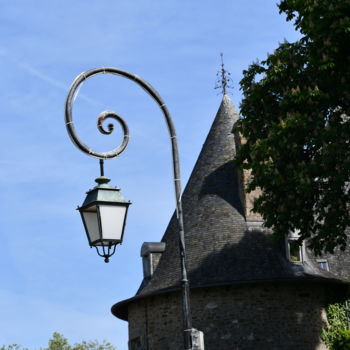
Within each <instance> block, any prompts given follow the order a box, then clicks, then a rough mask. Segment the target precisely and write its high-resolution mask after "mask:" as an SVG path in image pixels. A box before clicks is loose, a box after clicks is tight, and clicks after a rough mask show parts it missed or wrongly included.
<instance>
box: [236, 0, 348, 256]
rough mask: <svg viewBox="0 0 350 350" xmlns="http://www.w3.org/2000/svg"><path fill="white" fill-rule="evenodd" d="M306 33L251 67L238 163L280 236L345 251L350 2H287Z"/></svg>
mask: <svg viewBox="0 0 350 350" xmlns="http://www.w3.org/2000/svg"><path fill="white" fill-rule="evenodd" d="M278 7H279V9H280V13H281V12H284V13H286V15H287V20H288V21H290V20H294V25H295V27H296V29H298V30H299V31H300V33H301V34H302V37H301V39H300V40H298V41H297V42H294V43H289V42H284V43H282V44H280V45H279V47H278V48H277V49H276V50H275V52H274V53H273V54H270V55H268V57H267V58H266V59H265V60H264V61H262V62H255V63H253V64H251V65H250V66H249V68H248V69H247V70H245V71H244V72H243V79H242V80H241V82H240V84H241V90H242V91H243V100H242V103H241V106H240V107H241V114H242V116H243V118H242V119H241V120H240V122H239V126H238V130H239V131H240V133H241V134H242V136H243V137H244V139H245V140H246V143H245V144H244V145H242V147H241V148H240V150H239V152H238V156H237V159H236V164H237V165H238V166H240V167H242V168H245V169H250V170H251V173H252V180H251V182H250V184H249V187H248V191H252V190H254V189H256V188H260V189H261V190H262V194H261V195H260V196H259V198H257V199H256V201H255V204H254V211H256V212H259V213H260V214H261V215H262V217H263V219H264V221H265V225H266V226H267V227H269V228H272V229H273V231H274V235H275V236H276V237H278V238H284V237H285V236H286V234H288V233H289V232H293V231H298V232H300V240H299V241H300V242H301V241H302V240H307V241H308V244H309V246H310V248H312V249H313V250H314V252H315V253H316V254H321V253H322V252H330V253H333V252H334V249H335V248H336V247H340V248H341V249H343V250H344V249H345V246H346V240H347V236H346V228H347V227H349V226H350V225H349V224H350V212H349V196H350V193H349V187H350V186H349V181H350V180H349V178H350V145H349V139H350V118H349V116H350V79H349V77H350V69H349V67H350V44H349V43H350V1H349V0H322V1H318V0H282V1H281V2H280V3H279V5H278Z"/></svg>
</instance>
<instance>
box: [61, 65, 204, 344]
mask: <svg viewBox="0 0 350 350" xmlns="http://www.w3.org/2000/svg"><path fill="white" fill-rule="evenodd" d="M97 74H114V75H118V76H121V77H123V78H127V79H130V80H132V81H134V82H135V83H137V84H138V85H139V86H141V87H142V88H143V89H144V90H145V91H146V92H147V93H148V94H149V95H150V96H151V97H152V98H153V99H154V100H155V101H156V102H157V104H158V106H159V107H160V109H161V111H162V113H163V116H164V118H165V121H166V123H167V126H168V131H169V134H170V141H171V149H172V161H173V176H174V186H175V199H176V216H177V220H178V224H179V248H180V261H181V275H182V278H181V285H182V314H183V325H184V349H185V350H192V349H193V350H194V349H202V348H203V347H198V346H197V345H196V344H197V343H198V342H202V338H203V333H202V332H199V331H197V330H195V329H193V328H192V315H191V309H190V290H189V283H188V279H187V270H186V250H185V236H184V223H183V213H182V204H181V179H180V166H179V154H178V145H177V138H176V133H175V128H174V124H173V121H172V118H171V116H170V113H169V111H168V108H167V107H166V105H165V103H164V101H163V100H162V98H161V97H160V95H159V94H158V92H157V91H156V90H155V89H154V88H153V87H152V86H151V85H150V84H149V83H148V82H147V81H145V80H144V79H142V78H140V77H139V76H137V75H135V74H132V73H129V72H127V71H124V70H121V69H117V68H112V67H108V68H103V67H102V68H95V69H91V70H88V71H86V72H84V73H81V74H80V75H78V76H77V77H76V79H75V80H74V81H73V83H72V85H71V87H70V90H69V93H68V96H67V99H66V106H65V122H66V127H67V131H68V134H69V136H70V138H71V140H72V142H73V143H74V144H75V146H77V147H78V148H79V149H80V150H81V151H83V152H84V153H87V154H88V155H90V156H92V157H96V158H99V159H100V167H101V176H100V177H99V178H98V179H96V182H97V183H98V184H99V185H98V186H96V187H95V188H94V189H93V190H91V191H89V192H88V196H87V198H86V200H85V202H84V204H83V206H82V207H80V208H78V209H79V210H80V212H81V213H82V218H83V221H84V208H85V207H88V208H89V205H90V204H91V203H93V204H94V206H93V208H95V207H97V210H96V211H97V212H99V211H100V210H99V207H98V206H99V205H100V204H99V203H98V200H97V201H96V200H95V202H93V200H92V202H91V199H89V194H91V192H94V193H93V195H92V197H94V199H96V197H98V194H97V193H98V192H101V191H105V192H106V191H107V192H108V191H110V192H115V191H119V189H113V188H111V187H110V186H109V185H107V183H108V181H109V179H107V178H105V177H104V171H103V161H104V159H109V158H114V157H117V156H119V155H120V154H121V153H122V152H123V151H124V150H125V148H126V146H127V144H128V140H129V131H128V127H127V125H126V123H125V122H124V121H123V119H122V118H121V117H120V116H119V115H118V114H116V113H115V112H112V111H105V112H102V113H101V114H100V115H99V117H98V122H97V125H98V129H99V131H100V132H102V133H103V134H111V133H112V131H113V128H114V126H113V124H108V131H106V130H105V129H104V128H103V126H102V123H103V122H104V120H105V119H107V118H112V119H115V120H117V121H118V122H119V123H120V124H121V126H122V128H123V132H124V138H123V142H122V144H121V145H120V146H119V147H117V148H115V149H113V150H112V151H109V152H103V153H98V152H95V151H94V150H92V149H91V148H89V147H88V146H86V145H85V144H84V143H83V142H82V141H81V140H80V139H79V137H78V136H77V134H76V132H75V129H74V124H73V119H72V103H73V102H74V96H75V94H76V91H77V90H78V88H79V86H80V85H81V84H82V83H83V82H84V80H86V79H88V78H89V77H91V76H94V75H97ZM86 202H87V204H85V203H86ZM102 202H103V201H102ZM102 202H101V203H102ZM117 202H118V206H125V207H126V209H125V210H127V206H128V205H129V204H130V202H127V201H125V200H124V198H123V197H121V196H120V197H119V198H118V200H117ZM96 203H97V204H96ZM125 203H127V205H125ZM104 204H106V203H104ZM90 208H91V207H90ZM92 210H95V209H92ZM119 211H120V210H119ZM97 214H99V213H97ZM87 216H89V214H87ZM109 220H110V221H111V219H109ZM122 220H123V223H122V224H120V225H119V226H122V231H123V228H124V224H125V218H124V219H122ZM87 221H88V220H85V221H84V225H85V228H86V231H87V235H88V238H89V237H90V236H91V235H90V234H89V229H88V228H87ZM100 221H101V218H100V219H98V226H99V229H100V231H102V228H103V224H101V222H100ZM96 227H97V225H96V224H95V228H96ZM122 233H123V232H121V234H120V239H119V240H115V239H114V240H110V241H108V240H107V241H104V240H103V239H104V237H103V233H102V232H100V233H99V234H95V236H99V240H98V241H96V242H97V245H96V249H97V251H98V246H102V247H103V252H102V253H100V252H99V251H98V253H99V255H101V256H103V257H105V261H106V262H108V259H109V257H110V256H111V255H113V253H114V251H115V246H116V245H117V244H118V243H121V239H122ZM89 242H90V245H91V246H93V245H94V244H95V241H92V239H91V238H89ZM106 246H107V248H108V252H106V251H105V247H106Z"/></svg>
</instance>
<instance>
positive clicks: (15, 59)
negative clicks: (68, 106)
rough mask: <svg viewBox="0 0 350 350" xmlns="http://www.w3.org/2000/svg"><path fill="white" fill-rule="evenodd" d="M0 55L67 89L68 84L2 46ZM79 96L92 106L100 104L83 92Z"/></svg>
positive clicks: (26, 70) (58, 87) (46, 81)
mask: <svg viewBox="0 0 350 350" xmlns="http://www.w3.org/2000/svg"><path fill="white" fill-rule="evenodd" d="M0 56H3V57H5V58H6V59H8V60H9V61H11V62H12V63H15V64H16V65H17V66H18V67H19V68H21V69H22V70H23V71H25V72H26V73H28V74H30V75H31V76H33V77H35V78H37V79H40V80H41V81H43V82H45V83H47V84H48V85H50V86H52V87H54V88H57V89H60V90H63V91H68V88H69V86H67V85H66V84H64V83H62V82H61V81H59V80H57V79H54V78H52V77H50V76H49V75H47V74H45V73H43V72H41V71H40V70H38V69H36V68H34V67H33V66H31V65H29V64H28V63H27V62H25V61H24V60H21V59H19V58H18V57H16V56H15V55H14V54H12V53H10V52H9V51H8V50H7V49H5V48H4V47H0ZM82 85H83V84H81V85H80V87H79V90H80V88H81V87H82ZM79 90H78V91H77V93H76V94H75V96H74V99H76V98H77V96H78V94H79ZM79 98H81V99H82V100H84V101H85V102H87V103H88V104H90V105H92V106H100V105H101V103H99V102H97V101H96V100H94V99H92V98H90V97H88V96H86V95H84V94H80V95H79Z"/></svg>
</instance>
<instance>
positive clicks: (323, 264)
mask: <svg viewBox="0 0 350 350" xmlns="http://www.w3.org/2000/svg"><path fill="white" fill-rule="evenodd" d="M316 261H317V263H318V267H319V268H320V269H322V270H325V271H329V266H328V261H327V260H325V259H317V260H316Z"/></svg>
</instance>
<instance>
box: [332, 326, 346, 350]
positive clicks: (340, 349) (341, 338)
mask: <svg viewBox="0 0 350 350" xmlns="http://www.w3.org/2000/svg"><path fill="white" fill-rule="evenodd" d="M332 350H350V330H349V329H346V330H342V331H339V333H338V336H337V338H336V339H335V341H334V344H333V348H332Z"/></svg>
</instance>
